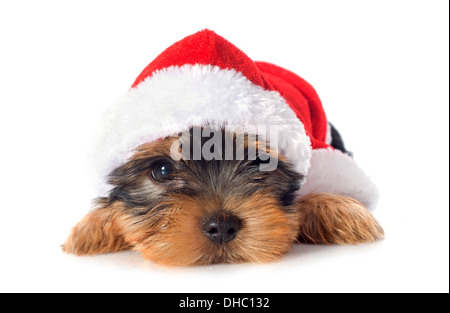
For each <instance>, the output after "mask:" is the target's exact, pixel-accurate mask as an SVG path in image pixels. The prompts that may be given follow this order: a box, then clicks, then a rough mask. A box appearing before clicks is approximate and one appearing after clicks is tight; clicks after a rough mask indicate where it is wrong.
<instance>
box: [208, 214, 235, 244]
mask: <svg viewBox="0 0 450 313" xmlns="http://www.w3.org/2000/svg"><path fill="white" fill-rule="evenodd" d="M201 227H202V230H203V232H204V233H205V235H206V236H207V237H208V238H209V240H211V241H213V242H215V243H218V244H220V245H222V244H225V243H227V242H230V241H232V240H233V239H234V238H236V235H237V233H238V232H239V230H240V229H241V220H240V219H239V218H238V217H236V216H234V215H232V214H230V213H223V212H220V213H214V214H211V215H207V216H205V217H204V218H203V221H202V225H201Z"/></svg>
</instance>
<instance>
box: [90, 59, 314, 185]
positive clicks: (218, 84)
mask: <svg viewBox="0 0 450 313" xmlns="http://www.w3.org/2000/svg"><path fill="white" fill-rule="evenodd" d="M199 120H200V121H203V122H204V121H208V122H210V123H214V124H217V125H231V126H232V127H235V128H236V129H242V128H244V129H245V127H246V126H258V125H266V126H277V127H278V149H279V151H280V153H281V154H283V155H284V156H285V157H286V158H287V159H288V160H289V161H290V162H291V163H292V164H293V165H294V167H295V169H296V170H297V171H298V172H299V173H301V174H304V175H305V174H306V173H307V172H308V168H309V166H310V158H311V151H312V149H311V143H310V139H309V137H308V136H307V135H306V133H305V129H304V126H303V124H302V123H301V121H300V120H299V119H298V118H297V116H296V115H295V113H294V112H293V111H292V110H291V109H290V107H289V105H288V104H287V103H286V101H285V100H284V99H283V98H282V97H281V95H280V94H279V93H278V92H275V91H267V90H264V89H263V88H262V87H260V86H258V85H255V84H253V83H252V82H251V81H249V80H248V79H247V78H246V77H244V76H243V75H242V74H241V73H239V72H236V71H235V70H233V69H229V70H224V69H220V68H219V67H217V66H210V65H184V66H182V67H176V66H172V67H169V68H165V69H162V70H160V71H157V72H155V73H154V74H153V75H152V76H151V77H148V78H147V79H145V80H144V81H142V82H141V83H140V84H139V85H138V86H137V87H135V88H132V89H131V90H130V91H129V92H128V93H127V94H126V96H125V97H124V98H123V99H121V100H120V101H119V102H118V103H116V104H115V105H114V106H113V107H111V109H110V110H109V111H108V112H107V114H106V116H105V119H104V122H103V124H102V125H101V127H100V129H99V131H98V136H97V139H96V140H95V148H94V149H95V152H94V156H93V158H94V162H95V168H96V169H97V173H98V175H97V177H99V178H100V179H101V182H102V183H103V184H105V182H106V181H107V179H106V178H107V175H108V174H109V173H110V171H112V170H113V169H114V168H116V167H117V166H120V165H122V164H124V163H125V162H126V160H127V158H128V157H129V156H130V153H131V152H132V151H133V149H135V148H137V147H138V146H139V145H141V144H144V143H146V142H152V141H155V140H157V139H159V138H164V137H167V136H170V135H176V134H178V133H179V132H182V131H185V130H188V129H189V128H190V127H192V126H203V125H196V123H197V122H195V121H199ZM109 187H110V186H105V185H104V186H102V188H101V191H103V192H106V191H107V190H108V189H109Z"/></svg>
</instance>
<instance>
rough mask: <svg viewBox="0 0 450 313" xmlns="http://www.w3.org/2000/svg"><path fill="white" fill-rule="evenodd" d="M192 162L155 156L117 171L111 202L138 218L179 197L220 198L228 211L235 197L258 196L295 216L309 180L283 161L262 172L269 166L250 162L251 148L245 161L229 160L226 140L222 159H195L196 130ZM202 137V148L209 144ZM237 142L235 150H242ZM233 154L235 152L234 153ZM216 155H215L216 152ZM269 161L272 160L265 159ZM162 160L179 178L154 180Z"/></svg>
mask: <svg viewBox="0 0 450 313" xmlns="http://www.w3.org/2000/svg"><path fill="white" fill-rule="evenodd" d="M189 134H190V141H191V142H190V147H191V151H189V154H190V160H186V159H182V160H180V161H174V160H172V158H171V157H170V152H169V151H167V154H166V155H164V156H152V155H149V157H148V158H143V159H142V158H140V159H138V160H131V161H129V162H128V163H126V164H124V165H122V166H120V167H118V168H117V169H115V170H114V171H113V172H112V173H111V174H110V178H109V182H110V183H111V184H112V185H114V186H115V187H114V188H113V189H112V191H111V192H110V195H109V201H110V202H113V201H122V202H124V203H126V204H127V206H128V207H129V209H130V210H134V211H133V214H134V215H143V214H147V213H148V212H150V211H152V210H153V209H154V208H156V207H161V206H160V204H161V202H163V201H164V200H165V199H168V198H170V196H171V195H173V194H182V195H185V196H188V197H191V198H194V197H197V196H206V197H216V198H217V199H219V200H220V202H221V203H223V204H222V205H223V206H224V207H226V203H227V199H229V198H230V197H233V198H236V197H237V198H239V197H242V198H244V197H249V196H251V195H254V194H255V193H257V192H264V193H270V194H273V195H274V198H276V199H278V200H279V203H280V207H281V208H282V209H283V210H287V211H291V210H292V208H291V207H290V206H291V205H292V204H293V202H294V200H295V196H296V192H297V191H298V189H299V188H300V185H301V182H302V180H303V176H302V175H300V174H298V173H297V172H296V171H294V170H293V167H292V165H291V164H290V163H287V162H285V161H283V160H281V159H278V166H277V168H276V169H275V170H273V171H267V172H265V171H261V170H260V167H259V166H260V165H261V164H264V163H266V162H267V161H265V160H264V158H263V157H262V156H260V155H256V159H254V160H253V159H251V158H250V157H249V149H248V148H247V147H246V148H245V149H244V158H243V160H237V159H236V155H235V154H233V158H232V160H225V136H226V135H227V134H226V132H225V131H224V130H222V131H221V135H222V139H223V140H222V143H223V144H222V147H221V148H222V149H221V150H222V151H217V155H220V156H221V159H222V160H215V159H213V160H205V159H204V158H203V156H202V157H201V159H200V160H192V159H193V138H194V131H193V129H191V130H190V133H189ZM209 139H210V138H209V137H202V138H201V147H203V146H204V145H205V143H206V142H207V141H208V140H209ZM236 144H237V143H236V139H235V137H233V145H234V147H236ZM233 151H235V150H234V149H233ZM213 152H214V151H213ZM264 157H267V155H266V156H264ZM161 160H165V161H167V162H171V163H172V164H173V166H174V168H175V173H174V176H173V179H171V180H168V181H165V182H158V181H155V180H154V179H153V178H152V175H151V172H152V169H153V167H154V166H155V165H156V164H159V162H160V161H161Z"/></svg>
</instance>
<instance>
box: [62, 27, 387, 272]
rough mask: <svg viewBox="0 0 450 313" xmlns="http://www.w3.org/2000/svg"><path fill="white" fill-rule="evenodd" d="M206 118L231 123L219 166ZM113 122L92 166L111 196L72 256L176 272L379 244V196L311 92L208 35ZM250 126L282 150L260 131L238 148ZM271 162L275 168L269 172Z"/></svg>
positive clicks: (154, 68) (167, 57)
mask: <svg viewBox="0 0 450 313" xmlns="http://www.w3.org/2000/svg"><path fill="white" fill-rule="evenodd" d="M180 51H183V52H184V53H182V55H181V57H180ZM197 116H201V117H202V119H201V120H200V121H198V120H195V118H193V117H197ZM207 120H209V121H213V122H214V124H217V125H227V126H230V127H226V128H221V131H220V137H222V139H223V140H222V141H221V142H222V143H223V142H225V141H226V140H225V138H232V144H233V151H234V152H233V154H232V156H231V158H230V155H226V153H227V152H226V149H225V148H224V146H220V147H217V146H214V148H213V150H211V151H210V152H212V153H213V154H214V155H215V156H216V157H215V158H212V159H211V158H205V156H204V155H203V154H200V155H197V156H196V155H195V153H196V152H195V149H194V148H193V147H194V146H195V142H196V140H198V142H200V150H201V151H204V150H205V147H206V145H208V140H209V139H210V138H209V137H207V136H204V135H200V137H195V134H196V133H197V132H196V130H200V132H199V133H202V131H203V130H204V129H205V127H207V126H208V123H207V122H205V121H207ZM105 121H106V122H105V124H104V128H103V132H102V133H101V136H100V139H99V141H98V146H99V147H100V148H99V151H100V152H99V157H98V158H96V160H97V161H98V163H99V165H100V166H99V167H100V168H101V170H100V173H101V174H100V175H99V176H101V177H102V181H105V182H107V183H108V185H107V191H108V192H107V194H105V196H104V197H100V198H98V199H97V205H96V207H95V209H94V210H93V211H92V212H90V213H89V214H87V215H86V216H85V217H84V218H83V219H82V220H81V221H80V222H79V223H78V224H77V225H76V226H75V227H74V228H73V229H72V232H71V234H70V235H69V238H68V239H67V240H66V242H65V243H64V245H63V250H64V251H66V252H69V253H74V254H78V255H91V254H97V253H107V252H116V251H120V250H126V249H133V250H137V251H139V252H141V253H142V255H143V256H144V257H146V258H148V259H151V260H153V261H155V262H158V263H161V264H169V265H191V264H211V263H240V262H270V261H273V260H276V259H278V258H279V257H280V256H281V255H282V254H284V253H285V252H287V251H288V250H289V249H290V248H291V246H292V244H293V243H294V242H296V241H300V242H312V243H324V244H355V243H360V242H365V241H374V240H376V239H377V238H380V237H382V236H383V230H382V229H381V227H380V226H379V225H378V223H377V222H376V221H375V219H374V218H373V217H372V215H371V213H370V212H369V211H368V210H367V208H366V207H371V206H373V205H374V203H375V201H376V195H377V194H376V189H375V187H374V185H373V183H372V182H371V181H370V180H369V179H368V177H367V176H366V175H365V174H364V173H363V172H362V171H361V169H360V168H359V167H357V165H356V164H355V162H354V161H353V159H352V158H351V157H350V156H349V155H348V153H347V151H346V150H345V147H344V146H343V142H342V140H341V138H340V136H339V134H338V133H337V131H336V129H335V128H334V127H333V126H332V125H331V124H329V123H328V122H327V121H326V118H325V114H324V112H323V109H322V105H321V103H320V100H319V98H318V96H317V95H316V93H315V91H314V89H312V87H311V86H310V85H309V84H308V83H306V82H305V81H304V80H302V79H301V78H300V77H298V76H297V75H295V74H293V73H292V72H289V71H287V70H284V69H282V68H280V67H277V66H275V65H272V64H268V63H262V62H253V61H251V60H250V59H249V58H248V57H247V56H246V55H245V54H243V52H242V51H240V50H238V49H237V48H236V47H235V46H233V45H232V44H230V43H229V42H228V41H226V40H225V39H224V38H222V37H220V36H218V35H216V34H215V33H213V32H211V31H208V30H204V31H201V32H198V33H196V34H194V35H191V36H189V37H186V38H184V39H183V40H181V41H179V42H177V43H175V44H174V45H173V46H171V47H170V48H168V49H167V50H166V51H164V52H163V53H162V54H161V55H160V56H159V57H157V58H156V59H155V60H154V61H153V62H152V63H150V64H149V66H147V68H146V69H145V70H144V71H143V72H142V73H141V75H140V76H139V77H138V79H137V80H136V82H135V83H134V84H133V86H132V89H131V90H130V92H129V93H128V94H127V96H126V97H125V99H123V100H122V101H120V102H119V103H118V104H117V105H116V106H115V107H113V109H112V110H111V111H110V112H109V114H108V115H107V117H106V119H105ZM248 125H276V126H277V130H278V132H279V137H280V138H279V140H278V145H277V147H276V149H272V147H271V146H270V143H269V142H268V141H269V140H268V139H265V138H264V137H258V136H257V137H256V138H258V139H257V140H255V141H253V140H249V139H248V138H249V137H248V135H252V134H247V135H246V137H245V140H244V141H238V137H239V136H238V135H240V134H241V132H238V131H240V130H242V129H244V133H245V128H246V127H247V126H248ZM186 130H188V131H187V132H186ZM186 133H187V134H188V137H187V138H188V139H187V140H188V141H189V143H190V145H189V147H190V149H189V150H188V152H189V153H188V157H186V155H185V157H183V158H179V159H176V158H174V157H173V146H174V143H175V142H177V141H178V140H180V138H184V140H186V137H183V134H186ZM174 134H176V135H174ZM239 138H240V137H239ZM191 148H192V149H191ZM238 148H241V149H242V151H243V155H242V156H239V157H238V156H237V155H236V151H238V150H239V149H238ZM209 149H210V148H209V146H208V150H209ZM251 151H257V153H256V154H255V155H253V154H252V153H250V152H251ZM183 152H185V151H183ZM268 160H272V161H273V160H276V166H275V167H274V168H273V169H272V170H262V168H263V167H264V165H265V164H267V161H268ZM105 175H107V178H105Z"/></svg>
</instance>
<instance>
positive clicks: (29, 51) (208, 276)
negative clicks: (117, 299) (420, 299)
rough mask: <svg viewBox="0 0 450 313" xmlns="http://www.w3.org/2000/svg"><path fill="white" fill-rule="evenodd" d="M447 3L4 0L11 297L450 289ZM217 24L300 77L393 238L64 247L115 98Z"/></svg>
mask: <svg viewBox="0 0 450 313" xmlns="http://www.w3.org/2000/svg"><path fill="white" fill-rule="evenodd" d="M448 5H449V4H448V1H444V0H433V1H430V0H427V1H411V0H408V1H398V0H397V1H392V0H389V1H379V0H378V1H242V0H241V1H230V0H228V1H179V2H173V1H122V2H119V1H111V0H109V1H71V2H69V1H28V2H25V1H1V2H0V139H1V154H0V160H1V162H0V166H1V170H0V184H1V186H0V187H1V188H0V192H1V200H0V208H1V212H0V244H1V245H0V248H1V250H0V253H1V257H0V291H1V292H13V291H33V292H37V291H40V292H57V291H60V292H68V291H75V292H82V291H86V292H110V291H123V292H131V291H134V292H175V291H177V292H201V291H209V292H422V291H426V292H432V291H434V292H436V291H438V292H448V291H449V191H448V188H449V176H448V175H449V146H448V144H449V87H448V84H449V76H448V74H449V73H448V71H449V51H448V49H449V46H448V36H449V34H448V32H449V25H448V24H449V23H448V22H449V15H448V11H449V8H448ZM206 27H207V28H210V29H212V30H214V31H216V32H217V33H218V34H220V35H222V36H224V37H225V38H227V39H228V40H230V41H231V42H232V43H234V44H235V45H237V46H238V47H239V48H241V49H242V50H243V51H244V52H245V53H247V54H248V55H249V56H250V57H251V58H252V59H254V60H264V61H269V62H272V63H275V64H278V65H281V66H283V67H286V68H288V69H290V70H293V71H295V72H297V73H298V74H299V75H301V76H302V77H304V78H305V79H307V80H308V81H309V82H310V83H311V84H312V85H313V86H314V87H315V88H316V90H317V91H318V93H319V95H320V96H321V98H322V101H323V103H324V106H325V109H326V112H327V114H328V118H329V120H330V121H332V122H333V123H334V124H335V125H336V126H337V127H338V129H339V130H340V131H341V133H342V134H343V136H344V139H345V140H346V143H347V146H348V147H349V148H350V150H352V151H354V152H355V157H356V161H357V162H358V163H359V164H360V165H361V166H362V167H363V168H364V169H365V170H366V171H367V173H369V174H370V175H371V177H372V178H373V180H374V181H375V182H376V183H377V184H378V186H379V189H380V191H381V195H382V198H381V201H380V203H379V206H378V209H377V210H376V211H375V216H376V217H377V219H378V220H379V222H380V223H381V224H382V226H383V227H384V228H385V231H386V239H385V240H384V241H380V242H377V243H375V244H367V245H359V246H332V247H322V246H299V245H297V246H295V247H294V249H293V250H292V251H291V252H290V253H289V254H287V255H286V256H285V257H284V258H283V259H281V260H280V261H279V262H277V263H273V264H264V265H255V264H243V265H215V266H201V267H187V268H168V267H161V266H158V265H155V264H153V263H152V262H150V261H146V260H144V259H142V258H141V257H140V256H139V254H136V253H130V252H124V253H119V254H114V255H103V256H96V257H75V256H72V255H66V254H63V253H62V252H61V251H60V248H59V245H60V244H61V243H63V242H64V240H65V237H66V236H67V234H68V232H69V230H70V228H71V227H72V226H73V225H74V224H75V223H76V222H77V221H78V220H79V219H80V218H81V217H82V216H83V215H84V214H85V213H87V212H88V210H89V207H90V201H91V199H92V198H93V197H95V193H94V191H93V190H94V189H93V186H92V184H91V179H90V178H89V173H88V171H87V166H86V164H87V161H86V160H87V159H86V154H87V147H88V144H89V142H90V138H91V135H92V132H93V129H94V127H95V125H96V123H97V122H98V120H99V118H100V116H101V114H102V112H103V111H104V110H105V108H106V107H107V106H108V105H110V104H112V103H114V101H116V100H117V99H118V98H119V97H120V96H122V95H123V94H124V93H125V92H126V91H127V90H128V88H129V87H130V85H131V84H132V82H133V81H134V79H135V78H136V77H137V75H138V74H139V73H140V71H141V70H142V69H143V68H144V67H145V66H146V65H147V64H148V63H149V62H150V61H151V60H152V59H153V58H155V57H156V56H157V55H158V54H159V53H160V52H162V51H163V50H164V49H165V48H167V47H168V46H169V45H170V44H172V43H173V42H175V41H177V40H179V39H181V38H183V37H184V36H186V35H189V34H192V33H194V32H196V31H198V30H201V29H203V28H206Z"/></svg>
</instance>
